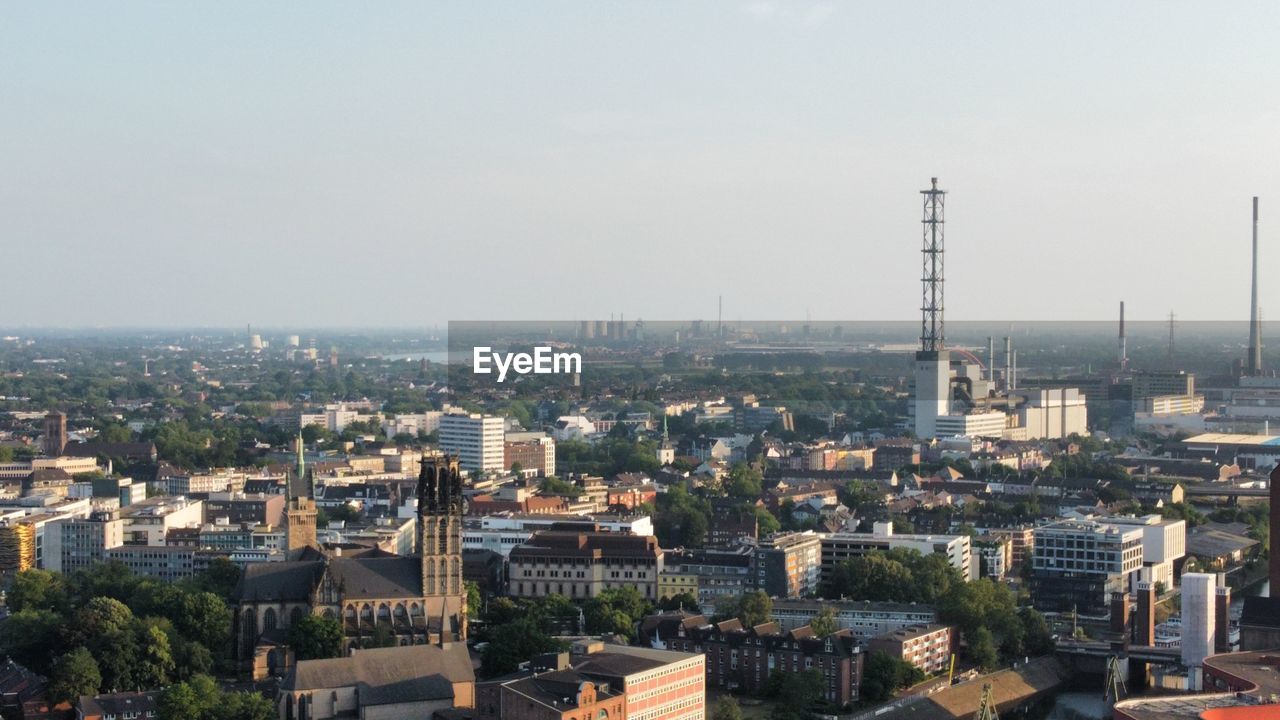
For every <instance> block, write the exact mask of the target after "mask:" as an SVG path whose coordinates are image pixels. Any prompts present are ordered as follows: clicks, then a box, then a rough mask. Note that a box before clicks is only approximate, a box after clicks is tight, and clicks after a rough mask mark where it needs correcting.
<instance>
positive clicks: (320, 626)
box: [289, 615, 342, 660]
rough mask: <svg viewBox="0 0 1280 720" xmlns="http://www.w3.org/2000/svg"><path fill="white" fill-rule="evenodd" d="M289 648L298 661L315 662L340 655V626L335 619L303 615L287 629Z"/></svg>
mask: <svg viewBox="0 0 1280 720" xmlns="http://www.w3.org/2000/svg"><path fill="white" fill-rule="evenodd" d="M289 647H291V648H293V651H294V653H296V655H297V658H298V659H299V660H317V659H321V658H332V657H338V656H340V655H341V654H342V624H341V623H339V622H338V621H337V620H336V619H335V618H331V617H324V616H321V615H304V616H303V617H302V619H301V620H299V621H298V622H296V623H294V625H293V627H291V628H289Z"/></svg>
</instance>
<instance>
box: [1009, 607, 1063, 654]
mask: <svg viewBox="0 0 1280 720" xmlns="http://www.w3.org/2000/svg"><path fill="white" fill-rule="evenodd" d="M1018 618H1019V619H1020V620H1021V621H1022V628H1023V647H1024V648H1025V649H1026V652H1027V654H1028V655H1048V654H1049V653H1052V652H1053V650H1054V644H1053V632H1052V631H1051V630H1050V629H1049V623H1048V622H1046V621H1045V619H1044V615H1041V614H1040V613H1039V611H1037V610H1036V609H1035V608H1030V607H1024V608H1020V609H1019V610H1018Z"/></svg>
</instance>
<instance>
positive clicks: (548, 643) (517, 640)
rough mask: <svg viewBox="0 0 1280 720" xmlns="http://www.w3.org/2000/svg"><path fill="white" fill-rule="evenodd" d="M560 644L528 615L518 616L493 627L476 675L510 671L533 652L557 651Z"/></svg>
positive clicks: (495, 675)
mask: <svg viewBox="0 0 1280 720" xmlns="http://www.w3.org/2000/svg"><path fill="white" fill-rule="evenodd" d="M561 649H563V646H562V645H561V644H560V643H559V642H558V641H556V640H555V639H553V638H552V637H551V636H550V635H547V634H546V633H544V632H543V631H542V630H541V628H539V627H538V625H537V624H536V623H535V622H534V621H533V620H532V619H530V618H521V619H519V620H516V621H514V622H510V623H507V624H506V625H502V626H499V627H497V628H494V629H493V632H492V633H491V634H490V637H489V644H488V645H487V646H485V649H484V652H483V653H482V654H481V657H480V674H481V675H483V676H485V677H497V676H498V675H506V674H507V673H510V672H514V671H515V670H516V668H518V667H519V666H520V663H522V662H524V661H526V660H528V659H529V658H531V657H533V656H534V655H539V654H541V653H547V652H558V651H559V650H561Z"/></svg>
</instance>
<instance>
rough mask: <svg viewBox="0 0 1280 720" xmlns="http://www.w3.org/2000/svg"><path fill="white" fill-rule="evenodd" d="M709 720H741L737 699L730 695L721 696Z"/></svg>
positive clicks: (740, 709) (740, 710)
mask: <svg viewBox="0 0 1280 720" xmlns="http://www.w3.org/2000/svg"><path fill="white" fill-rule="evenodd" d="M711 720H742V708H740V707H738V701H737V699H736V698H734V697H733V696H732V695H722V696H721V697H720V700H719V701H718V702H716V709H715V711H714V712H713V713H712V714H711Z"/></svg>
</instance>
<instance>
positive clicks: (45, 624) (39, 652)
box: [0, 609, 66, 676]
mask: <svg viewBox="0 0 1280 720" xmlns="http://www.w3.org/2000/svg"><path fill="white" fill-rule="evenodd" d="M65 622H66V621H65V620H64V619H63V618H62V616H61V615H58V614H57V613H55V612H53V611H52V610H33V609H25V610H21V611H19V612H15V613H14V614H12V615H10V616H9V617H8V619H6V620H5V621H4V622H3V623H0V652H3V654H4V655H7V656H9V657H10V658H12V659H13V660H14V661H15V662H18V663H20V664H22V665H23V666H25V667H26V668H28V669H29V670H32V671H33V672H36V673H39V674H40V675H45V676H47V675H48V674H49V668H50V661H51V660H52V659H53V658H54V657H57V656H58V655H59V654H60V653H61V652H62V651H63V650H64V648H65V645H64V643H63V634H62V627H63V625H64V624H65Z"/></svg>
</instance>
